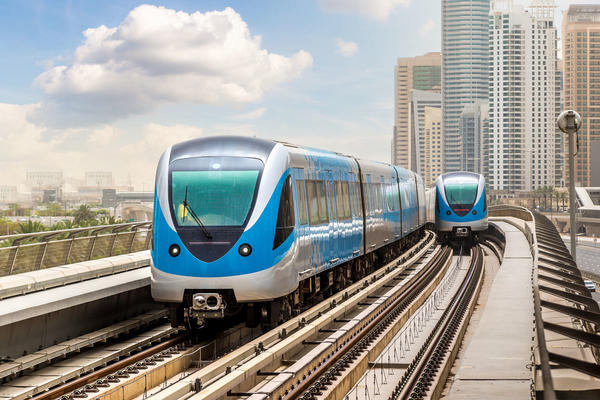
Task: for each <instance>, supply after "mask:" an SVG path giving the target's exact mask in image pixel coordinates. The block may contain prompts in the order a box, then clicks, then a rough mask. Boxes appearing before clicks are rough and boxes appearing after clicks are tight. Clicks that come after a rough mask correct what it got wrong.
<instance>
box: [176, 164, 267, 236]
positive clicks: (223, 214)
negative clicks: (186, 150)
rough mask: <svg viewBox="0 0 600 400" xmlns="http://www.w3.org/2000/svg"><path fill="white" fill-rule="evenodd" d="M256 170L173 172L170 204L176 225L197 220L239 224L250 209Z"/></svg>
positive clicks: (207, 223)
mask: <svg viewBox="0 0 600 400" xmlns="http://www.w3.org/2000/svg"><path fill="white" fill-rule="evenodd" d="M258 173H259V171H256V170H249V171H222V170H218V171H173V172H172V173H171V185H172V186H171V204H172V206H173V212H174V214H175V218H176V223H177V226H198V225H200V224H199V223H198V221H200V222H201V223H202V224H203V225H207V226H242V225H243V224H244V222H245V220H246V217H247V216H248V213H249V212H250V206H251V204H252V198H253V197H254V189H255V187H256V182H257V179H258ZM190 210H193V212H190ZM193 214H195V215H196V216H197V218H198V219H195V218H193V217H192V215H193Z"/></svg>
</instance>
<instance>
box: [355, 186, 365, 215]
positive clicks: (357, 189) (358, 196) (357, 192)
mask: <svg viewBox="0 0 600 400" xmlns="http://www.w3.org/2000/svg"><path fill="white" fill-rule="evenodd" d="M354 193H355V196H356V206H357V207H358V213H357V215H358V217H359V218H362V217H363V204H362V195H361V194H360V185H359V183H358V182H356V183H355V184H354Z"/></svg>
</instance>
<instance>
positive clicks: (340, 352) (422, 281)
mask: <svg viewBox="0 0 600 400" xmlns="http://www.w3.org/2000/svg"><path fill="white" fill-rule="evenodd" d="M449 256H451V249H450V248H449V247H446V248H445V249H444V250H443V251H441V252H440V253H438V254H437V255H436V257H435V258H433V259H432V260H430V261H429V263H428V264H427V265H426V266H425V267H424V268H423V269H422V270H421V271H420V272H421V273H420V275H419V277H418V278H417V279H416V280H415V281H413V282H412V283H411V284H410V285H407V286H403V287H402V288H401V289H400V290H399V293H397V297H396V299H395V300H394V301H393V302H392V303H391V304H389V305H388V306H387V307H386V308H385V310H383V311H380V312H379V314H378V315H377V316H376V317H375V318H374V319H372V320H370V321H369V322H368V323H367V324H366V325H364V327H363V329H362V330H361V331H359V332H358V333H357V334H356V335H355V336H353V337H352V339H350V340H349V341H348V342H346V344H344V345H342V346H341V347H340V348H338V349H337V350H336V352H335V353H334V355H333V356H331V357H329V358H327V360H325V361H324V362H323V363H321V365H320V366H319V367H317V370H316V371H314V372H313V373H311V374H310V375H309V376H308V377H307V378H306V379H305V380H304V381H302V382H301V383H300V384H299V385H297V386H295V387H294V388H293V389H292V390H291V391H290V392H289V393H288V394H287V395H286V396H285V398H286V399H296V398H298V397H300V396H301V395H304V393H309V396H308V397H309V398H310V397H312V396H311V395H310V393H311V392H314V390H312V391H311V387H312V386H313V384H314V383H315V381H317V379H320V378H321V377H322V376H323V374H324V373H325V372H327V371H328V370H330V369H331V368H332V367H333V366H334V365H335V364H336V363H337V362H338V361H339V360H340V358H341V357H342V356H344V355H345V354H347V353H350V352H352V349H355V348H357V347H361V346H362V345H361V341H362V340H363V339H364V338H366V337H367V335H368V334H369V333H371V332H377V331H378V330H381V329H380V328H379V327H380V326H381V325H382V323H383V322H385V319H386V318H388V317H389V316H390V315H392V314H393V313H394V312H395V311H397V310H399V309H404V308H406V307H407V306H408V305H409V304H410V303H411V302H412V301H413V300H414V298H415V297H416V296H417V295H418V294H419V293H420V292H421V291H422V290H423V289H424V288H425V287H426V286H427V284H428V283H429V282H430V280H431V279H430V278H431V277H432V276H433V275H435V274H436V273H437V272H439V268H441V266H442V265H443V264H444V263H445V262H446V261H447V259H448V257H449ZM303 398H305V397H303Z"/></svg>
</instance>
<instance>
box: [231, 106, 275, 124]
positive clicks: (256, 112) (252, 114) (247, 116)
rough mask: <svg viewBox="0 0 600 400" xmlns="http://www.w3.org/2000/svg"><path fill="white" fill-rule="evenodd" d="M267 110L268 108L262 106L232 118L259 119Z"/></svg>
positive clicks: (241, 119) (240, 119)
mask: <svg viewBox="0 0 600 400" xmlns="http://www.w3.org/2000/svg"><path fill="white" fill-rule="evenodd" d="M265 112H267V108H266V107H260V108H257V109H256V110H252V111H248V112H246V113H243V114H239V115H236V116H235V117H233V118H232V119H235V120H239V121H243V120H251V119H258V118H260V117H262V116H263V115H265Z"/></svg>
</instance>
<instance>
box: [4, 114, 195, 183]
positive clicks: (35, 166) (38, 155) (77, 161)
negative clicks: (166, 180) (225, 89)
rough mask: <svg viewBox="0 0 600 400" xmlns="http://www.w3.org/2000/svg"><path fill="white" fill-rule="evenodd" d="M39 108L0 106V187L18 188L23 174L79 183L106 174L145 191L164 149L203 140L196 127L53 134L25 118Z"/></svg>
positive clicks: (153, 125) (76, 130)
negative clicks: (60, 174) (93, 173)
mask: <svg viewBox="0 0 600 400" xmlns="http://www.w3.org/2000/svg"><path fill="white" fill-rule="evenodd" d="M39 107H40V105H39V104H30V105H14V104H3V103H0V182H1V183H2V184H13V185H16V184H20V183H21V182H22V181H24V179H25V172H26V170H55V171H64V172H65V176H66V177H74V178H79V179H82V178H83V174H84V172H85V171H89V170H106V171H113V174H114V175H115V177H116V178H117V180H119V179H120V180H121V182H122V181H124V180H125V178H126V177H127V175H128V174H131V176H132V177H134V179H135V182H136V183H139V184H141V183H145V184H146V187H148V185H151V184H152V182H153V180H154V173H155V170H156V164H157V162H158V158H159V157H160V155H161V154H162V152H163V151H164V150H165V149H166V148H167V147H168V146H169V145H171V144H174V143H178V142H181V141H184V140H188V139H193V138H196V137H198V136H201V135H202V129H200V128H198V127H195V126H190V125H182V124H177V125H160V124H156V123H149V124H146V125H143V126H142V127H140V128H138V129H127V130H124V129H118V128H115V127H113V126H108V125H104V126H100V127H98V128H94V129H89V128H88V129H86V128H71V129H64V130H59V131H58V130H53V129H50V128H48V127H46V126H43V125H38V124H35V123H33V122H31V121H30V119H29V118H28V116H29V115H30V114H31V113H32V112H35V111H36V110H37V109H39ZM132 137H133V139H132Z"/></svg>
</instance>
